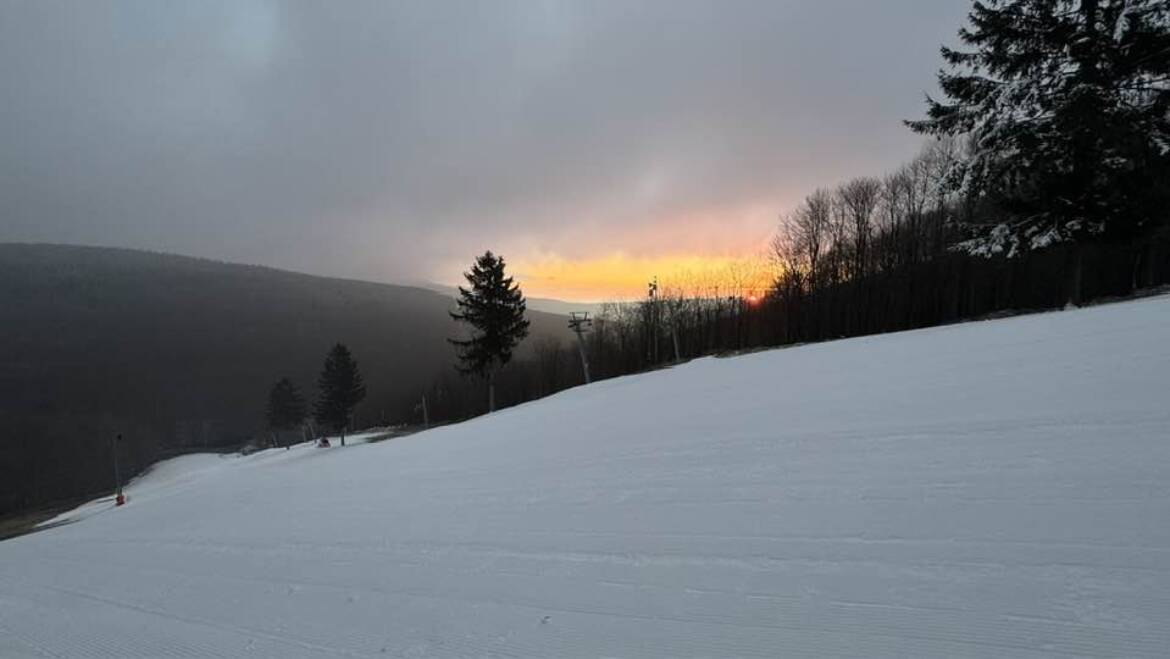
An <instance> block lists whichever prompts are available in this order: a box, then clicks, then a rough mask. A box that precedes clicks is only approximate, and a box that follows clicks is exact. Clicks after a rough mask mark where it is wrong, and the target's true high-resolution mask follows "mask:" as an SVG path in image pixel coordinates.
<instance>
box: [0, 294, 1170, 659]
mask: <svg viewBox="0 0 1170 659" xmlns="http://www.w3.org/2000/svg"><path fill="white" fill-rule="evenodd" d="M1168 335H1170V298H1167V297H1159V298H1152V299H1147V300H1142V301H1135V302H1129V303H1123V304H1115V305H1109V306H1102V307H1095V308H1090V309H1081V310H1073V311H1066V312H1056V313H1046V314H1039V315H1034V316H1026V317H1018V318H1011V319H1005V320H997V321H988V322H981V323H970V324H965V325H957V326H951V327H945V328H937V329H931V330H922V331H916V332H907V333H901V334H891V335H885V336H877V337H868V338H861V339H853V340H847V341H837V342H832V343H825V344H819V345H811V346H805V347H800V348H793V349H787V350H776V351H771V352H765V353H757V354H752V355H747V356H743V357H737V358H732V359H704V360H699V361H696V362H694V363H691V364H688V365H686V366H683V367H679V368H675V369H670V370H666V371H659V372H654V373H648V374H645V375H640V376H635V377H627V378H620V379H616V380H609V381H606V382H601V383H598V384H595V385H592V386H589V387H581V388H577V389H574V390H571V391H567V392H564V393H562V394H559V395H557V396H553V397H551V398H548V399H545V400H542V401H538V402H535V403H532V404H528V405H523V406H520V407H517V408H512V409H508V410H504V411H502V412H499V413H497V414H494V415H492V416H491V417H488V418H482V419H477V420H474V421H471V422H468V423H464V424H459V425H455V426H447V427H443V428H438V429H435V430H432V431H429V432H425V433H420V434H417V435H414V436H411V437H406V438H401V439H395V440H394V441H389V442H380V443H373V444H365V445H355V446H350V447H346V448H345V449H340V448H332V449H310V448H308V447H305V448H304V449H300V450H293V451H283V450H277V451H264V452H261V453H258V454H255V455H253V456H249V457H248V458H236V459H219V458H216V460H217V462H205V461H204V457H205V456H204V457H199V456H193V457H192V458H191V460H190V461H189V462H175V463H171V464H168V465H167V467H166V469H164V470H162V471H161V472H160V473H159V474H158V475H157V477H158V480H157V483H155V484H154V485H152V486H151V487H150V488H147V487H146V486H147V485H148V484H150V483H152V482H154V481H152V478H154V477H153V476H148V477H147V478H145V479H143V481H142V490H141V491H140V492H135V491H133V490H132V491H131V502H130V504H128V505H127V506H125V507H123V508H119V509H110V508H109V507H108V505H107V507H106V509H105V510H106V512H104V513H103V514H100V515H95V516H91V517H89V518H85V519H81V520H80V521H78V522H77V523H75V524H69V525H65V526H59V527H56V528H53V529H49V530H46V531H44V532H41V533H36V534H32V535H28V536H23V537H20V538H16V539H13V540H9V541H6V542H3V543H0V656H5V657H7V656H24V655H31V656H36V655H48V656H53V655H65V656H78V655H87V654H107V655H118V656H128V655H139V656H158V655H163V654H196V655H220V656H239V655H242V654H245V653H252V654H255V655H258V656H282V657H288V656H320V655H332V654H338V655H371V654H373V655H381V654H388V655H390V656H467V655H473V656H483V655H509V656H515V655H520V656H541V657H549V656H664V655H668V656H769V657H771V656H823V655H853V656H867V657H872V656H989V655H992V656H1002V655H1011V656H1036V657H1041V656H1067V655H1093V656H1103V655H1112V656H1126V657H1140V656H1151V657H1152V656H1164V655H1165V652H1166V648H1168V647H1170V595H1168V594H1167V593H1170V524H1167V520H1170V409H1168V405H1167V398H1166V396H1167V390H1168V386H1167V385H1170V341H1167V340H1166V337H1167V336H1168ZM196 458H198V459H196ZM171 471H173V473H171V474H170V475H169V476H167V477H166V478H163V476H166V474H167V472H171ZM188 476H190V478H188Z"/></svg>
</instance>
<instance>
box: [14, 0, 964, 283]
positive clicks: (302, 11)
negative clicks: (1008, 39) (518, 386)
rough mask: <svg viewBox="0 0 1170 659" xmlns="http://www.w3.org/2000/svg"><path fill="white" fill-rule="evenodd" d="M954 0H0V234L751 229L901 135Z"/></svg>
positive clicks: (654, 242)
mask: <svg viewBox="0 0 1170 659" xmlns="http://www.w3.org/2000/svg"><path fill="white" fill-rule="evenodd" d="M967 6H968V2H967V0H904V1H901V2H892V1H891V2H871V1H868V0H854V1H847V0H839V1H825V2H814V1H812V0H808V1H801V2H796V1H792V2H781V1H779V0H776V1H774V2H759V3H752V2H705V3H698V2H685V1H679V0H662V1H659V2H641V3H635V2H624V1H623V2H593V1H590V2H584V1H582V2H551V1H540V0H525V1H517V2H510V3H507V2H447V3H439V2H418V3H409V4H408V3H390V2H369V3H366V2H357V1H352V0H350V1H346V2H337V3H334V2H320V3H315V2H293V1H290V2H285V3H275V2H268V1H265V0H222V1H220V2H200V3H160V2H156V1H154V0H141V1H134V2H131V1H122V2H104V1H93V2H82V1H80V0H75V1H60V2H52V1H44V2H33V1H31V0H29V1H24V2H22V1H13V2H7V3H4V4H2V5H0V84H2V85H3V89H4V102H3V104H2V105H0V141H2V149H0V240H30V241H55V242H57V241H59V242H78V243H94V244H106V245H125V246H132V247H144V248H151V249H159V250H166V251H177V252H181V253H188V254H196V255H201V256H209V257H214V258H223V259H227V260H238V261H246V262H252V263H265V264H271V265H276V266H281V267H289V268H294V269H300V270H308V271H312V272H318V273H324V274H338V275H348V276H361V277H367V278H374V279H383V280H393V279H405V278H413V279H423V278H440V279H441V278H449V277H450V276H451V275H452V274H455V273H457V269H454V268H457V267H458V265H457V264H459V263H462V262H464V261H466V260H468V258H469V257H470V256H471V255H472V254H474V253H476V252H478V251H482V249H483V248H485V247H489V246H490V247H494V248H496V249H498V250H501V251H504V252H505V253H508V252H509V251H511V252H520V253H521V254H524V253H534V252H536V251H540V252H544V253H558V254H561V255H563V256H576V257H590V256H596V255H601V254H605V253H607V252H611V251H614V250H617V249H623V250H625V251H626V252H632V253H653V252H655V251H664V250H665V251H669V250H670V249H672V246H673V245H677V246H681V247H674V248H678V249H692V248H696V244H695V243H696V242H698V243H702V245H710V241H711V238H710V234H711V233H712V232H713V231H714V230H710V227H708V229H709V230H708V231H707V232H706V233H704V231H703V227H702V226H699V225H701V224H702V223H703V222H704V220H703V219H702V218H704V217H708V218H718V219H717V220H715V219H712V220H710V222H711V223H712V226H718V225H720V224H722V225H725V226H726V225H727V223H728V222H729V221H730V222H732V223H733V224H734V223H735V222H738V224H736V226H737V227H738V228H739V229H742V230H743V231H745V232H749V233H750V232H757V233H762V232H766V231H767V223H768V222H770V220H769V219H767V217H770V216H773V215H774V214H775V212H778V211H779V210H781V207H782V206H783V205H785V204H788V203H791V202H792V201H794V200H795V199H796V197H797V196H799V195H800V194H802V193H804V192H806V191H808V190H809V189H810V188H812V187H815V186H817V185H824V184H829V183H832V182H834V181H836V180H838V179H840V178H843V177H846V176H851V175H857V174H862V173H870V172H875V173H876V172H880V171H882V170H884V169H886V168H887V167H889V166H891V165H893V164H896V163H897V162H899V161H901V160H903V159H905V158H906V157H908V156H909V154H910V153H911V152H913V150H914V149H915V148H916V147H917V145H918V138H916V137H914V136H913V135H911V134H909V133H908V132H907V131H906V130H905V129H904V128H903V127H902V126H901V125H900V123H899V122H900V120H901V119H903V118H907V117H913V116H917V115H918V114H920V113H921V108H922V94H923V92H924V91H927V90H931V89H933V72H934V70H935V69H936V68H937V66H938V62H939V60H938V56H937V48H938V45H939V43H940V42H944V41H946V42H950V41H953V39H952V36H953V34H954V32H955V30H956V29H957V28H958V26H959V25H960V22H961V20H962V17H963V14H964V12H965V10H966V8H967ZM748 206H751V207H753V208H756V209H757V210H756V211H754V213H747V212H746V211H743V210H742V209H743V208H746V207H748ZM759 209H766V210H765V211H760V210H759ZM761 213H762V214H763V216H762V215H761ZM737 214H738V215H737ZM764 216H767V217H764ZM684 218H685V219H684ZM729 218H730V220H729ZM714 232H715V233H717V231H714ZM694 235H701V236H702V238H701V240H700V239H695V238H694ZM665 236H672V238H670V239H667V238H665ZM688 236H690V238H688ZM759 237H760V238H761V239H762V238H763V237H764V236H763V235H761V236H759ZM729 240H730V239H729ZM728 244H731V243H730V242H729V243H728ZM702 245H698V246H699V247H701V246H702ZM715 247H718V245H715Z"/></svg>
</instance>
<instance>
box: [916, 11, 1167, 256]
mask: <svg viewBox="0 0 1170 659" xmlns="http://www.w3.org/2000/svg"><path fill="white" fill-rule="evenodd" d="M969 20H970V25H969V26H968V27H965V28H963V29H962V30H960V32H959V36H960V38H961V39H962V41H963V43H964V44H966V45H967V46H968V47H969V48H970V49H969V50H953V49H950V48H943V49H942V54H943V58H944V60H945V61H946V63H947V64H948V65H949V66H948V70H944V71H941V72H940V73H939V82H940V85H941V87H942V90H943V92H944V94H945V95H946V97H947V100H946V101H940V100H935V99H928V104H929V110H928V118H926V119H924V120H921V121H912V122H908V123H909V125H910V127H911V128H912V129H914V130H915V131H918V132H922V133H928V134H933V135H963V136H967V137H968V138H969V139H970V149H969V155H968V157H967V158H965V159H963V160H961V161H960V162H959V164H958V168H957V170H956V171H955V172H953V174H954V176H953V177H952V178H953V182H954V183H955V184H956V185H957V186H959V187H960V188H961V189H962V190H963V191H964V192H965V193H967V194H981V195H986V197H987V198H988V199H989V200H990V201H992V202H993V203H994V207H995V208H997V209H998V210H999V211H1000V212H999V215H998V217H996V218H995V220H996V221H994V222H992V223H990V224H986V225H983V226H981V227H978V229H979V230H978V231H977V232H976V233H977V237H976V238H975V239H973V240H971V241H968V242H966V243H964V246H965V247H966V248H968V249H969V250H971V251H973V252H977V253H985V254H990V253H998V252H1006V253H1009V254H1012V253H1016V252H1018V251H1019V250H1021V249H1034V248H1039V247H1043V246H1045V245H1048V244H1052V243H1054V242H1060V241H1068V240H1085V239H1093V240H1124V239H1130V238H1132V237H1134V236H1137V235H1140V234H1142V233H1144V232H1146V231H1148V230H1150V229H1151V228H1153V227H1154V226H1156V225H1158V224H1163V223H1165V222H1166V218H1167V215H1170V2H1167V0H986V1H985V2H975V3H974V7H973V9H972V11H971V12H970V14H969Z"/></svg>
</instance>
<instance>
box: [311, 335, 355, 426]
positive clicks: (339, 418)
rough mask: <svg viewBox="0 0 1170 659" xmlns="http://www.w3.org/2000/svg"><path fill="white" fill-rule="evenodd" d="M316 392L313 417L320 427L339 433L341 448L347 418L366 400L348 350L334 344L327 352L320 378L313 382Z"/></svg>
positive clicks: (347, 422)
mask: <svg viewBox="0 0 1170 659" xmlns="http://www.w3.org/2000/svg"><path fill="white" fill-rule="evenodd" d="M317 389H318V394H317V402H316V404H315V405H314V406H313V417H314V418H315V419H316V420H317V422H318V423H320V424H321V425H323V426H325V427H327V428H332V429H333V430H334V431H337V432H340V433H341V445H342V446H345V431H346V429H347V428H348V426H349V422H350V414H351V413H352V412H353V408H354V406H355V405H357V404H358V403H360V402H361V401H362V399H363V398H365V397H366V385H365V384H364V383H363V382H362V374H361V373H360V372H359V371H358V366H357V362H356V361H354V359H353V356H352V355H351V354H350V353H349V348H346V347H345V346H344V345H342V344H340V343H338V344H337V345H335V346H333V348H332V349H331V350H330V351H329V354H328V355H327V356H326V357H325V366H324V368H322V369H321V376H320V377H319V378H317Z"/></svg>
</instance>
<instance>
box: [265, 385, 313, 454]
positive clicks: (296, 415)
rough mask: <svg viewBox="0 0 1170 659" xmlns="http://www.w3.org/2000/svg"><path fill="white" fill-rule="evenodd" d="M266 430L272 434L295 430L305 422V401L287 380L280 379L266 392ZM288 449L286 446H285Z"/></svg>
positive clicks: (294, 386) (295, 387) (295, 386)
mask: <svg viewBox="0 0 1170 659" xmlns="http://www.w3.org/2000/svg"><path fill="white" fill-rule="evenodd" d="M265 416H266V418H267V420H268V428H269V429H271V430H272V431H273V433H274V434H279V433H280V432H281V431H284V430H290V429H292V428H296V427H297V426H299V425H300V424H301V422H302V421H304V420H305V399H304V397H303V396H301V392H300V389H298V388H297V385H295V384H293V381H292V380H290V379H288V378H281V379H279V380H277V381H276V384H274V385H272V389H270V390H269V391H268V408H267V409H266V410H265ZM285 447H286V448H287V447H288V444H287V443H286V444H285Z"/></svg>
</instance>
